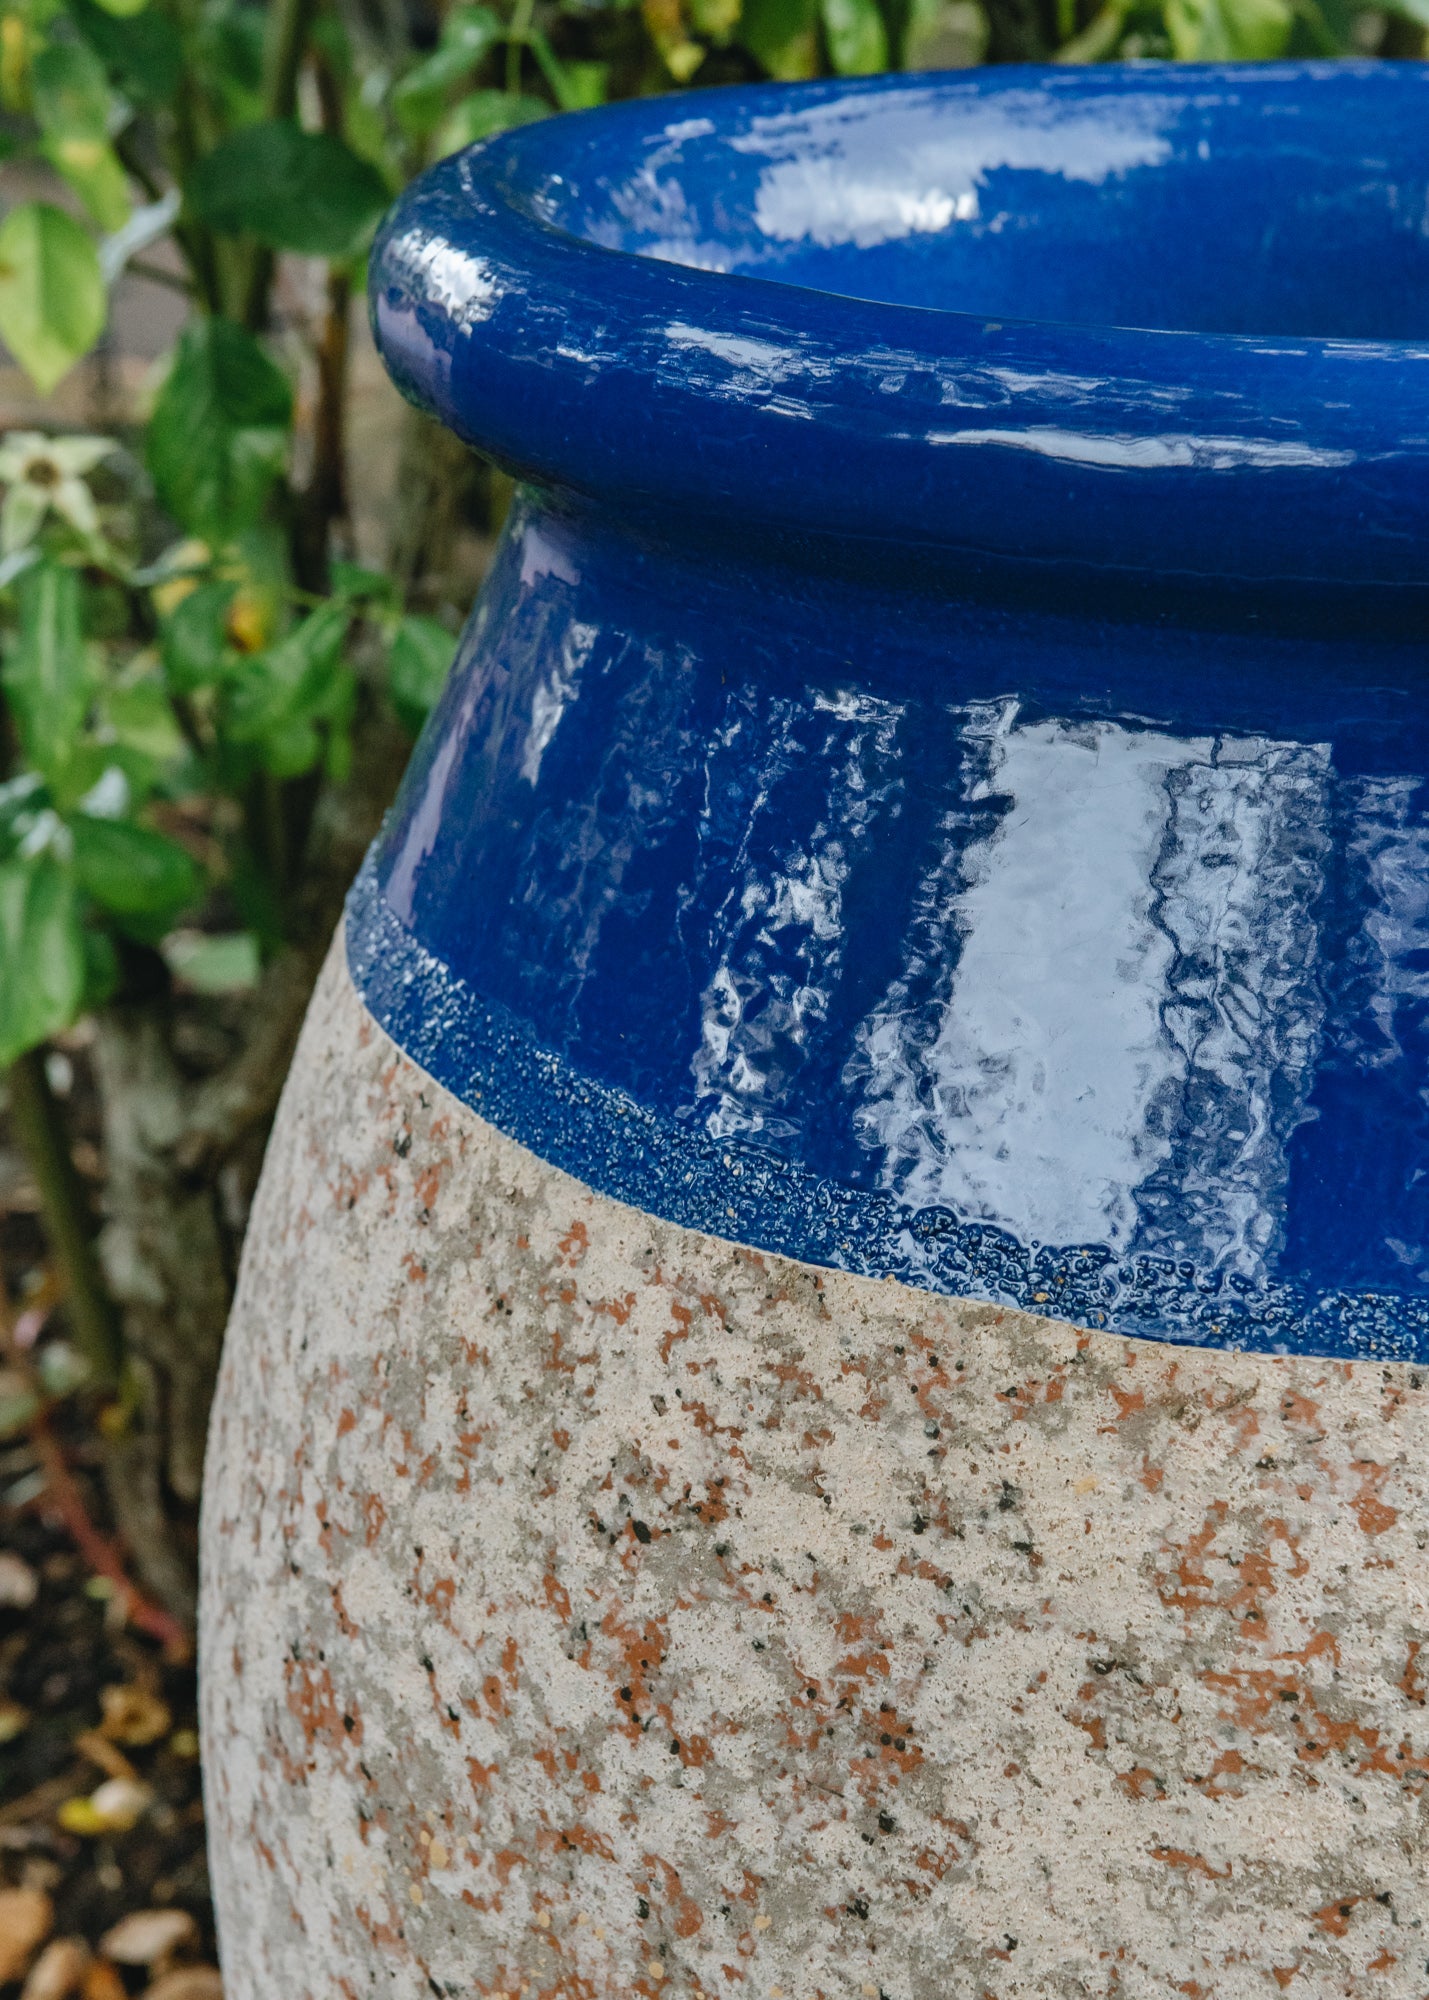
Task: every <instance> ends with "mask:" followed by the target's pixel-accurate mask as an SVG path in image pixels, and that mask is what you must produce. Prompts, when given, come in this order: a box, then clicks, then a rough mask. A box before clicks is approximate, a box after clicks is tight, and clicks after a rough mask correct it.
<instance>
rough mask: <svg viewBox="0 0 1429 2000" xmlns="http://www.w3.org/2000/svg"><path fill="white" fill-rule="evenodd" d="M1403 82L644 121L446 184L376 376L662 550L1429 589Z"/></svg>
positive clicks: (961, 84) (407, 267)
mask: <svg viewBox="0 0 1429 2000" xmlns="http://www.w3.org/2000/svg"><path fill="white" fill-rule="evenodd" d="M1426 113H1429V67H1426V66H1425V65H1423V64H1399V63H1396V64H1369V63H1363V64H1361V63H1352V64H1337V63H1286V64H1271V65H1245V66H1233V65H1207V66H1202V65H1161V64H1140V65H1136V66H1115V67H1107V68H1103V69H1018V68H995V69H988V70H978V71H972V72H966V71H964V72H944V73H940V74H936V75H922V76H899V77H876V78H867V79H862V80H859V81H856V82H849V81H841V82H837V83H833V84H794V85H771V86H761V87H756V88H747V89H746V88H734V89H724V90H718V91H704V92H692V93H689V94H686V95H683V96H681V97H679V98H677V99H665V100H660V99H644V100H636V101H634V102H631V103H626V104H620V105H614V106H609V107H606V108H604V109H601V110H599V111H593V112H584V113H580V114H576V115H574V116H568V117H563V118H555V119H552V120H550V121H548V122H545V123H541V124H538V125H533V126H528V127H525V128H522V129H520V130H519V131H516V132H514V133H507V134H504V135H501V136H500V137H498V138H495V139H491V140H488V141H486V142H485V143H484V144H482V145H480V146H477V147H474V148H471V149H470V150H468V151H467V152H465V153H462V154H458V155H456V156H455V157H453V158H452V159H449V160H446V161H444V162H442V163H441V164H440V165H439V166H437V167H436V168H434V169H433V170H432V171H431V172H430V173H428V174H427V175H425V176H424V177H423V178H422V179H421V180H419V181H418V182H416V183H415V184H414V186H413V187H412V188H411V189H409V190H408V192H407V193H406V195H405V196H404V197H403V198H402V200H401V201H400V202H399V203H398V204H397V206H396V208H395V209H394V210H393V212H392V213H391V215H390V216H389V218H388V220H387V222H386V224H385V225H384V228H383V231H382V233H381V235H380V237H379V240H378V243H377V245H376V248H375V251H374V256H373V260H372V266H371V302H372V313H373V324H374V329H375V333H376V338H377V341H378V345H379V347H380V349H381V351H382V353H383V356H384V358H385V360H386V362H387V365H388V367H389V369H390V370H391V372H392V374H393V376H394V377H395V379H396V380H397V382H398V384H399V386H400V387H401V388H402V389H403V390H404V391H405V392H406V393H407V394H408V395H409V396H411V397H412V398H413V399H414V400H416V401H417V402H419V403H421V404H422V405H424V406H425V407H427V408H428V409H430V410H431V411H432V412H433V413H434V414H436V415H437V416H438V417H440V418H441V419H442V421H444V422H445V423H447V424H449V425H450V426H451V427H452V428H454V429H455V430H457V431H458V432H459V433H460V434H461V435H462V436H464V437H465V438H466V439H467V440H468V441H469V442H471V443H472V444H474V445H476V446H477V447H478V448H480V449H481V450H483V451H485V452H487V453H489V454H490V455H491V456H492V457H494V458H495V459H497V460H498V461H499V462H501V463H502V464H504V465H505V466H506V467H507V468H508V469H510V470H511V471H513V472H514V473H516V474H517V475H518V476H519V477H524V478H527V479H530V480H533V481H535V482H538V483H542V484H545V485H548V486H554V487H562V488H568V489H571V490H572V491H573V492H575V493H577V494H585V495H588V496H591V497H593V498H596V499H598V500H599V501H600V502H601V503H602V505H604V506H606V507H608V508H611V509H613V510H615V511H616V512H619V513H623V514H626V515H628V516H630V517H632V518H636V519H641V518H643V519H644V520H646V521H648V522H650V523H652V524H654V525H656V526H657V527H660V528H662V529H664V530H666V531H673V532H678V531H679V529H680V527H681V524H684V525H685V526H686V527H687V528H688V529H690V530H692V531H694V532H700V530H701V528H703V529H704V530H705V531H708V530H709V528H710V527H711V525H712V524H715V523H719V524H720V525H721V527H722V529H723V530H725V531H726V532H735V533H743V534H746V535H748V536H749V537H750V538H751V539H752V540H753V541H754V542H756V543H765V544H767V541H768V539H769V537H771V536H772V537H777V538H783V539H785V540H786V541H790V542H793V543H801V542H803V543H811V544H812V545H813V546H814V547H815V548H816V549H817V548H818V547H820V546H822V545H824V544H826V543H827V542H828V541H829V540H833V541H835V542H839V543H843V544H849V543H854V542H856V543H860V544H864V545H866V546H870V547H872V548H873V549H875V550H876V549H877V548H878V547H879V546H880V545H888V544H897V545H900V546H902V547H905V548H906V547H907V546H909V545H910V544H911V545H913V546H915V547H916V548H918V549H920V550H922V551H925V552H926V554H927V556H928V558H929V559H930V561H931V562H932V563H933V566H934V567H935V568H936V567H938V566H939V564H940V563H941V562H943V561H947V560H951V561H953V562H954V563H955V565H956V564H962V565H966V564H967V563H969V562H971V563H974V564H977V563H991V564H993V565H998V564H1005V563H1012V564H1014V565H1018V566H1020V565H1024V564H1028V563H1032V564H1037V565H1039V566H1043V567H1045V566H1048V565H1051V566H1053V567H1065V568H1069V569H1071V570H1075V571H1085V570H1087V569H1091V570H1105V571H1111V572H1116V573H1119V574H1125V573H1126V572H1141V573H1149V574H1152V575H1156V576H1161V575H1165V576H1173V575H1174V576H1177V577H1180V578H1190V579H1202V580H1214V581H1215V582H1217V583H1220V584H1233V585H1234V584H1242V583H1248V584H1251V585H1260V586H1266V585H1277V584H1291V585H1296V586H1314V587H1317V588H1323V587H1329V588H1331V589H1334V588H1343V587H1345V586H1350V587H1354V588H1369V589H1372V590H1374V592H1375V594H1376V595H1377V596H1379V595H1382V594H1385V593H1389V594H1392V595H1393V596H1394V597H1396V598H1402V596H1403V594H1404V593H1405V592H1406V591H1413V592H1416V593H1417V591H1418V590H1420V589H1422V588H1423V586H1424V585H1425V584H1426V582H1429V575H1426V567H1429V565H1426V541H1425V526H1426V506H1427V505H1429V483H1426V480H1425V476H1424V475H1425V470H1426V461H1429V145H1426V142H1425V139H1424V133H1425V132H1426V131H1429V118H1426Z"/></svg>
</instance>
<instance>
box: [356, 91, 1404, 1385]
mask: <svg viewBox="0 0 1429 2000" xmlns="http://www.w3.org/2000/svg"><path fill="white" fill-rule="evenodd" d="M1426 110H1429V79H1426V76H1425V73H1424V71H1423V70H1422V69H1421V68H1420V67H1419V66H1409V65H1396V66H1383V67H1369V66H1366V67H1358V66H1346V67H1340V68H1332V67H1329V66H1317V65H1310V66H1304V65H1295V66H1276V67H1268V68H1256V69H1243V70H1232V69H1194V68H1193V69H1186V68H1180V69H1169V68H1168V69H1162V68H1159V67H1138V68H1135V69H1117V70H1108V71H1085V70H1081V71H1066V72H1061V71H1058V72H1035V71H1009V70H1001V71H996V70H994V71H984V72H977V73H975V74H972V75H967V74H961V75H950V76H946V77H940V78H916V77H914V78H900V79H896V80H892V81H890V80H888V79H878V80H874V81H870V82H868V83H864V84H857V85H847V84H841V85H838V86H832V87H825V86H817V87H814V86H810V87H792V88H791V87H779V88H770V89H760V90H752V91H743V90H741V91H736V92H728V93H706V94H699V95H691V96H687V97H683V98H681V99H679V100H674V101H669V102H666V103H663V104H662V103H659V102H649V101H646V102H643V103H639V104H634V105H624V106H619V107H615V108H612V109H610V110H607V111H601V112H598V113H591V114H586V115H583V116H581V117H578V118H571V119H561V120H556V121H553V122H552V123H551V124H549V125H541V126H537V127H531V128H528V129H526V130H524V131H522V132H520V133H518V134H515V135H510V136H507V137H503V138H501V139H499V140H495V141H492V142H489V143H488V144H487V145H486V146H484V147H481V148H478V149H475V150H474V151H473V152H471V153H469V154H466V155H464V156H461V157H459V158H458V159H456V160H454V161H451V162H447V163H445V164H444V165H443V166H442V167H440V168H438V169H437V170H436V171H435V172H434V173H433V174H431V175H428V176H427V177H426V179H425V180H423V181H421V182H419V183H418V184H417V186H416V187H415V188H414V189H413V190H411V191H410V192H409V194H408V195H407V196H406V197H405V198H404V200H403V202H402V203H401V204H400V205H399V207H398V208H397V210H396V211H395V212H394V215H393V216H392V217H391V218H390V219H389V222H388V224H387V226H386V229H385V231H384V233H383V236H382V237H381V239H380V241H379V244H378V246H377V251H376V254H375V256H374V259H373V266H372V271H373V276H372V300H373V314H374V323H375V326H376V329H377V335H378V339H379V342H380V343H381V346H382V349H383V352H384V355H385V357H386V359H387V361H388V364H389V366H390V367H391V368H392V370H393V373H394V374H395V375H396V377H397V379H398V381H399V382H400V383H401V385H402V386H403V387H404V388H405V389H406V390H407V391H408V393H410V394H412V395H414V396H416V397H417V398H418V399H419V400H421V401H423V402H425V403H426V404H427V405H428V407H430V408H432V409H434V410H435V411H436V412H437V414H438V415H440V416H441V417H443V419H444V420H445V421H447V422H449V423H451V424H453V426H454V427H455V428H457V429H458V430H459V431H461V432H462V433H463V434H464V435H465V436H467V437H469V438H471V439H472V440H473V441H475V442H478V443H480V444H481V445H482V446H483V447H484V448H486V449H488V450H490V451H492V452H493V453H494V454H495V455H496V456H497V457H498V458H500V459H501V460H502V461H503V462H504V463H505V464H507V465H508V466H509V467H510V468H511V469H512V470H513V471H514V472H516V473H517V474H518V475H519V476H520V477H521V478H522V479H523V481H524V482H525V491H524V492H523V495H522V498H521V500H520V502H519V504H518V507H517V509H516V511H515V513H514V515H513V518H512V521H511V523H510V525H509V527H508V530H507V533H506V535H505V537H504V540H503V543H502V546H501V550H500V552H499V556H498V560H497V563H496V567H495V570H494V572H493V575H492V577H491V579H490V581H489V582H488V585H487V587H486V590H485V592H484V593H483V596H482V599H481V602H480V603H479V605H478V607H477V610H476V612H475V614H474V616H473V619H472V621H471V624H470V625H469V627H468V630H467V634H466V637H465V639H464V642H463V646H462V650H461V656H460V659H459V662H458V666H457V669H456V671H455V673H454V675H453V678H452V681H451V684H450V686H449V688H448V691H447V694H446V696H445V698H444V700H443V703H442V704H441V707H440V708H439V710H438V712H437V713H436V715H434V717H433V719H432V722H431V724H430V725H429V727H428V730H427V732H426V734H425V736H424V738H423V740H422V743H421V745H420V747H419V749H418V752H417V755H416V757H415V759H414V761H413V765H412V769H411V771H410V772H409V774H408V778H407V781H406V784H405V787H404V790H403V793H402V796H401V799H400V800H399V803H398V806H397V808H396V810H395V811H394V814H393V816H392V818H391V821H390V823H389V825H388V827H387V829H386V831H385V833H384V836H383V839H382V840H381V842H380V843H379V845H378V848H377V850H376V851H375V853H374V856H373V859H372V861H371V862H370V863H369V866H368V869H367V871H366V872H365V873H364V876H363V878H362V880H361V882H360V883H359V885H358V888H357V890H356V891H355V893H354V899H353V904H352V908H351V911H350V916H349V928H348V946H349V957H350V961H351V963H352V966H353V970H354V973H355V975H356V977H357V980H358V983H359V986H360V988H361V990H362V991H363V992H364V994H365V996H366V998H367V999H368V1002H369V1004H370V1005H371V1006H372V1008H373V1010H374V1012H375V1013H376V1014H377V1016H378V1018H379V1019H380V1020H381V1021H382V1022H383V1024H384V1025H385V1026H386V1027H388V1028H389V1030H390V1031H391V1032H392V1033H393V1034H394V1035H395V1037H396V1038H397V1040H398V1041H399V1042H401V1043H402V1044H403V1045H404V1046H405V1047H407V1048H408V1049H410V1051H411V1052H412V1053H413V1055H414V1056H416V1057H417V1058H418V1059H419V1060H420V1061H421V1062H423V1063H424V1064H425V1065H426V1067H427V1068H428V1069H430V1070H431V1071H432V1073H433V1074H434V1075H436V1076H437V1077H438V1078H439V1079H440V1080H441V1081H442V1082H443V1083H445V1084H447V1085H449V1086H450V1087H451V1088H452V1089H454V1090H455V1091H456V1092H458V1094H459V1095H461V1096H462V1097H463V1098H465V1099H466V1101H467V1102H469V1103H472V1104H474V1105H476V1106H478V1107H479V1108H480V1109H482V1110H483V1111H484V1112H485V1114H486V1115H487V1116H489V1117H492V1118H493V1119H494V1120H495V1122H496V1123H497V1124H499V1125H501V1126H502V1127H503V1129H505V1130H507V1131H509V1132H510V1133H512V1134H513V1136H515V1137H516V1138H518V1139H520V1140H521V1141H522V1142H523V1143H525V1144H527V1145H529V1146H531V1147H532V1148H533V1149H534V1150H535V1151H537V1152H538V1153H540V1154H541V1155H542V1156H543V1157H545V1158H548V1159H550V1160H552V1161H554V1162H555V1163H557V1164H559V1165H561V1166H563V1167H565V1168H567V1169H569V1170H570V1171H572V1172H573V1173H576V1174H577V1175H579V1176H581V1177H582V1178H583V1179H585V1180H586V1181H588V1182H589V1183H591V1184H592V1185H594V1186H596V1187H598V1188H601V1189H603V1190H604V1191H606V1192H608V1193H611V1194H614V1195H617V1196H619V1197H620V1198H622V1199H624V1200H627V1201H630V1202H632V1203H634V1204H636V1205H638V1206H643V1207H644V1208H646V1209H648V1210H650V1211H652V1212H655V1213H658V1214H661V1215H664V1216H668V1217H670V1218H672V1219H674V1220H677V1221H681V1222H684V1223H687V1224H689V1225H691V1226H693V1227H696V1228H701V1229H705V1230H710V1231H713V1232H715V1233H718V1234H720V1235H726V1236H730V1237H733V1238H735V1239H736V1240H739V1241H742V1242H746V1243H750V1244H754V1245H757V1246H759V1247H763V1248H769V1249H776V1250H781V1251H785V1252H787V1253H789V1254H792V1255H795V1256H801V1257H806V1258H810V1259H813V1260H814V1261H817V1262H823V1263H828V1264H836V1265H841V1266H844V1267H846V1268H849V1269H853V1270H858V1271H863V1272H872V1273H875V1274H885V1273H896V1274H897V1275H898V1276H900V1277H903V1278H905V1279H907V1280H909V1281H911V1282H913V1283H916V1284H922V1285H926V1286H929V1287H932V1288H934V1289H939V1290H946V1291H953V1292H959V1293H970V1294H973V1295H975V1296H983V1297H988V1298H997V1299H1007V1300H1012V1301H1016V1302H1018V1303H1023V1304H1029V1305H1032V1306H1034V1307H1037V1308H1038V1309H1041V1310H1044V1311H1047V1312H1049V1313H1053V1314H1055V1315H1059V1316H1062V1317H1066V1318H1069V1319H1073V1320H1077V1321H1081V1322H1084V1323H1088V1324H1110V1325H1115V1326H1119V1327H1122V1328H1124V1329H1125V1330H1127V1331H1134V1332H1140V1333H1146V1334H1151V1335H1154V1336H1158V1337H1164V1338H1170V1339H1182V1340H1187V1339H1189V1340H1196V1341H1200V1342H1204V1343H1207V1344H1234V1345H1240V1346H1254V1347H1268V1348H1291V1349H1303V1350H1306V1351H1310V1352H1321V1353H1326V1354H1344V1355H1362V1356H1371V1355H1390V1354H1396V1355H1417V1356H1421V1357H1424V1358H1429V1227H1426V1224H1429V1171H1426V1170H1429V712H1426V704H1425V700H1424V670H1425V669H1424V660H1425V656H1424V648H1423V642H1424V636H1425V627H1426V622H1429V603H1426V592H1425V585H1426V582H1429V575H1426V537H1425V518H1424V510H1425V505H1426V494H1427V493H1429V483H1426V477H1425V473H1426V465H1429V343H1426V344H1425V345H1423V346H1420V345H1418V344H1416V336H1417V335H1418V333H1419V332H1420V331H1421V330H1422V331H1423V332H1424V333H1425V334H1426V335H1429V235H1426V231H1429V140H1426V138H1425V136H1424V135H1425V133H1426V132H1429V120H1426V118H1425V115H1424V114H1425V111H1426ZM993 316H995V317H993Z"/></svg>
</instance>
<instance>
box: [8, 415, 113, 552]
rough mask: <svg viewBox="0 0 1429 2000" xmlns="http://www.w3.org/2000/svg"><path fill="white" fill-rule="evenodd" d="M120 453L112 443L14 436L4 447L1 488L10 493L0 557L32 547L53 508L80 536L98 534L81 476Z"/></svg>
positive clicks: (29, 434) (33, 433) (32, 433)
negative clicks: (5, 487)
mask: <svg viewBox="0 0 1429 2000" xmlns="http://www.w3.org/2000/svg"><path fill="white" fill-rule="evenodd" d="M117 449H118V447H117V446H116V444H115V442H114V440H113V438H102V437H65V438H50V437H44V436H43V435H42V434H41V433H40V432H39V431H12V432H11V433H10V435H9V437H7V438H6V439H5V440H4V442H3V443H0V483H3V484H4V485H5V486H7V487H8V488H9V491H8V492H7V493H6V495H5V499H4V503H3V505H0V556H8V555H13V554H14V552H15V551H16V550H17V549H23V548H26V547H28V546H29V544H30V543H31V542H32V541H33V540H34V539H35V536H36V535H37V534H38V533H39V532H40V526H41V523H42V522H43V521H44V518H45V516H46V514H47V513H48V512H49V511H50V509H51V507H53V508H54V510H55V512H56V513H57V514H62V515H63V516H64V518H65V520H67V521H68V522H69V524H70V526H71V527H72V528H76V529H78V531H79V533H80V534H82V535H94V534H97V533H98V531H99V514H98V512H97V510H96V508H95V505H94V495H93V494H92V493H91V492H90V490H89V488H88V487H87V486H86V485H85V483H84V476H83V475H84V474H85V473H86V472H92V471H93V470H94V468H95V466H96V465H98V463H99V461H100V459H102V458H107V457H108V456H109V454H110V452H111V451H115V450H117Z"/></svg>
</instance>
